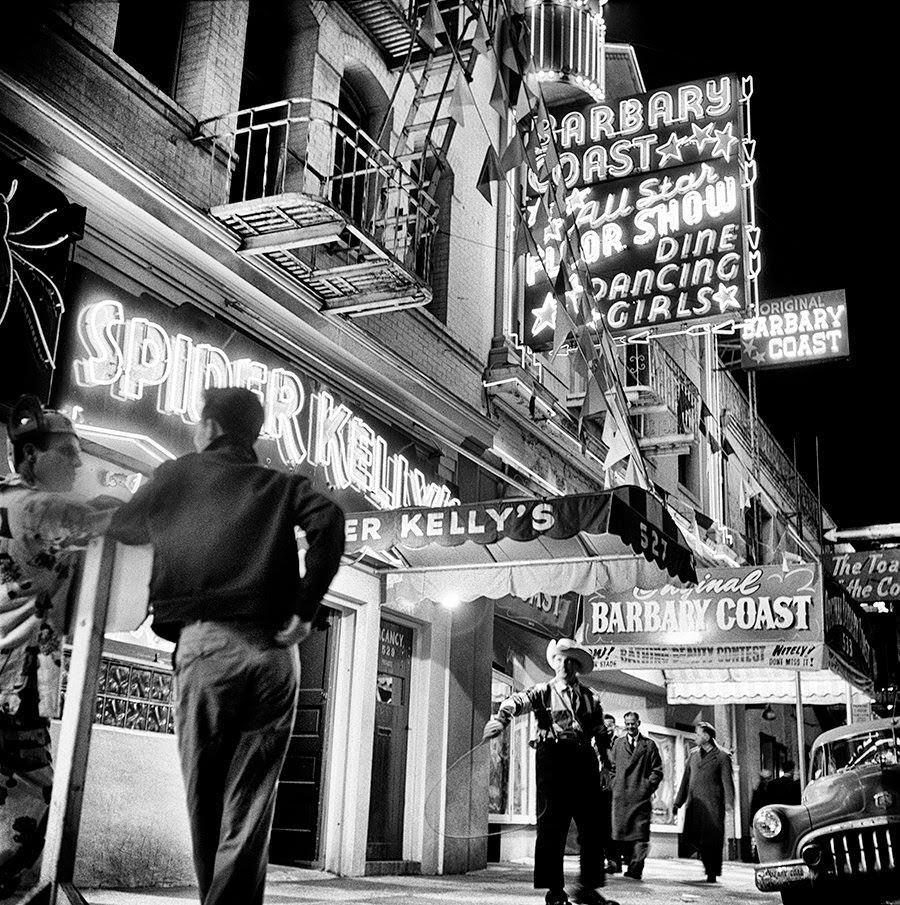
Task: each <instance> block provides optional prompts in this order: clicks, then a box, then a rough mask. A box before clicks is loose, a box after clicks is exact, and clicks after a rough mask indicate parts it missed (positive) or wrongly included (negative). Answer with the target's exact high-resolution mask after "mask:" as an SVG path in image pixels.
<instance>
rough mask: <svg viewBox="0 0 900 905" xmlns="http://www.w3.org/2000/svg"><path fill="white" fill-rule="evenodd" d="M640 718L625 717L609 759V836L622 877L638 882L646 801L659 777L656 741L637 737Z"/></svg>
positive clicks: (645, 849)
mask: <svg viewBox="0 0 900 905" xmlns="http://www.w3.org/2000/svg"><path fill="white" fill-rule="evenodd" d="M640 727H641V718H640V717H639V716H638V715H637V714H636V713H635V712H634V711H633V710H631V711H629V712H628V713H626V714H625V735H623V736H620V737H619V738H617V739H616V740H615V742H614V743H613V747H612V754H611V757H610V761H611V770H610V773H611V774H612V806H613V807H612V837H613V839H614V840H615V844H616V845H617V847H618V849H619V852H620V854H621V856H622V860H623V861H627V862H628V867H627V868H626V870H625V876H626V877H631V879H632V880H640V879H641V876H642V874H643V872H644V861H645V860H646V859H647V854H648V853H649V851H650V815H651V812H652V805H651V803H650V799H651V798H652V797H653V793H654V792H655V791H656V789H657V787H658V786H659V784H660V783H661V782H662V778H663V767H662V758H661V757H660V756H659V749H658V748H657V747H656V742H654V741H653V740H652V739H649V738H647V736H645V735H641V728H640Z"/></svg>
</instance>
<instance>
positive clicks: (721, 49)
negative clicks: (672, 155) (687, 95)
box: [606, 0, 900, 528]
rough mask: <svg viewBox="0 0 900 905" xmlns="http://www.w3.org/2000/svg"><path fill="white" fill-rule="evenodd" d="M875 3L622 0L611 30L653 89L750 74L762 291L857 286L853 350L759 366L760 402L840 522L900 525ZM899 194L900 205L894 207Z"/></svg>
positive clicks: (616, 3)
mask: <svg viewBox="0 0 900 905" xmlns="http://www.w3.org/2000/svg"><path fill="white" fill-rule="evenodd" d="M877 9H878V7H875V6H872V5H865V6H863V5H858V4H857V5H853V4H841V5H834V6H831V5H826V4H822V3H820V2H808V0H781V2H779V3H774V2H764V3H759V2H757V3H743V4H742V3H738V2H735V3H726V2H721V0H719V2H710V0H689V2H674V0H610V2H609V3H608V5H607V7H606V20H607V25H608V38H609V40H610V41H613V42H617V41H618V42H627V43H630V44H632V45H634V47H635V49H636V53H637V58H638V63H639V65H640V67H641V71H642V72H643V75H644V81H645V83H646V86H647V89H648V90H652V89H654V88H661V87H665V86H666V85H672V84H676V83H678V82H682V81H687V80H690V79H696V78H703V77H708V76H715V75H722V74H725V73H729V72H735V73H737V74H738V75H748V74H749V75H753V77H754V83H755V85H754V95H753V98H752V100H751V117H752V128H753V138H755V139H756V141H757V147H756V159H757V162H758V168H759V179H758V181H757V184H756V203H757V224H758V225H759V226H760V228H761V230H762V238H761V247H762V256H763V270H762V275H761V278H760V299H769V298H778V297H781V296H787V295H796V294H806V293H810V292H817V291H822V290H827V289H846V291H847V308H848V324H849V334H850V352H851V358H850V360H849V361H844V362H835V363H833V364H830V365H829V364H819V365H812V366H808V367H803V368H794V369H791V370H781V371H770V372H766V373H761V374H759V376H758V379H757V387H758V398H759V406H760V413H761V415H762V417H763V418H764V419H765V420H766V421H767V422H768V424H769V426H770V427H771V428H772V430H773V431H774V433H775V435H776V437H778V439H779V440H780V442H781V444H782V446H783V447H784V449H785V450H786V452H787V453H788V455H790V454H791V449H792V444H793V439H794V438H795V437H796V440H797V446H798V451H799V460H800V470H801V473H803V475H804V477H805V478H806V479H807V481H808V482H809V484H810V486H811V487H812V488H813V489H815V486H816V485H815V480H816V470H815V438H816V435H818V436H819V442H820V454H821V473H822V497H823V500H824V502H825V507H826V509H827V510H828V512H829V513H830V514H831V516H832V517H833V518H834V519H835V521H836V522H837V524H838V526H839V527H842V528H850V527H857V526H861V525H867V524H873V523H880V522H900V491H898V488H897V476H896V473H895V470H894V465H895V459H896V457H897V452H896V449H895V447H896V446H897V445H898V441H897V440H896V439H895V438H896V437H897V435H898V428H897V424H896V422H897V420H898V408H900V405H898V377H897V370H898V367H900V352H898V351H897V349H896V340H897V335H898V332H900V301H898V298H897V292H896V288H895V286H894V284H893V283H892V280H891V278H890V274H891V273H892V272H893V269H894V268H895V267H897V266H898V265H900V260H898V253H897V251H896V250H895V249H894V248H893V247H892V246H893V242H892V239H893V235H892V234H893V231H894V229H895V228H896V227H895V222H896V221H894V220H893V217H892V213H893V207H892V205H893V204H896V194H897V193H896V188H895V180H896V176H895V172H896V170H895V169H894V168H893V167H892V166H889V165H888V166H886V164H889V162H890V161H891V160H892V159H893V157H894V154H893V148H894V146H895V139H893V138H892V137H890V136H891V134H892V133H893V130H894V129H895V128H896V123H895V120H896V115H895V114H894V115H891V114H889V111H890V110H891V107H890V106H889V105H888V90H887V87H886V86H885V85H884V82H883V80H884V77H885V76H884V73H885V64H886V62H887V61H888V60H890V59H891V56H892V55H894V54H896V52H897V51H896V44H895V43H894V42H892V44H891V46H889V44H888V41H889V40H890V38H889V35H890V31H891V30H890V29H889V28H888V25H887V22H886V21H882V22H881V23H880V24H879V21H878V18H877V15H876V17H875V18H873V17H871V16H864V15H861V13H862V12H864V11H869V12H874V11H877ZM890 198H894V199H895V200H894V201H893V202H892V201H890Z"/></svg>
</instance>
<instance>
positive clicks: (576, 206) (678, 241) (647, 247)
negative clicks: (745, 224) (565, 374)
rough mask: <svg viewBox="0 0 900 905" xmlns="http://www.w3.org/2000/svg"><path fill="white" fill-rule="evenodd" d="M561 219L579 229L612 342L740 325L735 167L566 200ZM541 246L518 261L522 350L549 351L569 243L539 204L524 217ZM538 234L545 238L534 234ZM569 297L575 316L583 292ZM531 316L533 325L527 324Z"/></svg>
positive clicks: (644, 179) (692, 170) (627, 183)
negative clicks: (723, 322)
mask: <svg viewBox="0 0 900 905" xmlns="http://www.w3.org/2000/svg"><path fill="white" fill-rule="evenodd" d="M567 208H568V210H567V212H566V213H567V215H568V217H570V218H571V219H572V220H573V221H574V222H575V223H576V224H578V234H577V235H578V239H579V240H580V252H581V257H582V258H583V260H584V262H585V264H586V265H587V272H588V274H589V275H590V279H591V289H592V291H593V300H594V301H595V302H596V303H597V305H598V306H599V309H595V310H594V312H593V317H594V319H595V321H596V320H599V319H600V318H603V317H605V318H606V322H607V324H608V326H609V329H610V330H611V331H612V332H613V333H622V332H626V331H635V330H647V329H652V328H656V327H660V326H665V325H667V324H673V323H680V322H685V321H696V320H698V319H702V318H705V319H712V318H719V319H721V318H732V319H734V318H737V319H738V320H740V319H741V312H742V311H743V309H744V307H745V304H746V291H745V286H744V276H745V269H744V243H743V230H742V210H743V205H742V192H741V183H740V171H739V166H738V164H737V163H736V162H732V163H727V162H724V161H715V162H704V163H701V164H697V165H694V166H689V167H681V168H679V169H677V170H672V171H670V172H667V173H665V174H663V175H653V176H632V177H629V178H628V179H624V180H619V181H618V182H617V183H616V184H615V188H613V186H612V185H611V184H605V183H604V184H600V185H596V186H590V187H587V188H582V189H575V190H573V191H572V192H571V193H570V194H569V196H568V198H567ZM528 216H529V222H530V223H531V224H532V225H533V234H534V235H535V236H536V238H537V239H538V240H540V239H541V238H543V243H542V244H539V245H538V249H537V252H536V253H528V254H527V255H526V258H525V308H526V324H527V325H528V326H527V329H528V332H529V340H530V342H531V344H532V345H534V346H540V345H541V344H546V343H549V342H551V341H552V338H553V327H554V325H555V322H556V305H557V299H556V296H555V293H554V291H553V284H552V282H551V281H552V280H554V279H555V277H556V274H557V272H558V270H559V266H560V259H561V257H562V255H563V254H565V253H566V251H567V244H568V243H569V242H570V241H572V236H571V235H569V236H567V235H566V230H565V222H564V220H563V218H553V219H548V218H547V216H546V214H545V212H544V210H543V208H542V206H541V205H540V203H538V204H535V205H532V206H531V207H530V208H529V212H528ZM542 226H543V229H541V227H542ZM572 283H573V285H572V286H571V288H570V290H569V291H568V292H567V293H566V296H567V298H566V302H567V304H568V305H569V306H570V313H572V314H573V315H574V313H575V312H576V310H577V308H578V305H579V303H580V300H581V298H582V296H583V295H585V289H584V287H583V286H582V285H581V283H580V281H579V279H578V278H577V277H576V278H575V279H573V281H572ZM529 315H530V317H529Z"/></svg>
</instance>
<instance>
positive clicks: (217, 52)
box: [175, 0, 249, 120]
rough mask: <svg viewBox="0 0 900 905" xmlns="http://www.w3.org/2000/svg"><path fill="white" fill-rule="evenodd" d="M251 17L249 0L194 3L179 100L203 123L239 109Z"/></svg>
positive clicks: (187, 20)
mask: <svg viewBox="0 0 900 905" xmlns="http://www.w3.org/2000/svg"><path fill="white" fill-rule="evenodd" d="M248 13H249V4H248V3H247V2H246V0H192V2H190V3H188V6H187V12H186V14H185V21H184V29H183V31H182V40H181V60H180V63H179V66H178V81H177V87H176V90H175V99H176V100H177V101H178V102H179V103H180V104H182V105H183V106H184V107H185V108H187V109H188V110H189V111H190V112H191V113H192V114H193V115H194V116H196V117H197V119H200V120H204V119H208V118H210V117H212V116H219V115H221V114H223V113H230V112H233V111H234V110H237V109H238V103H239V101H240V94H241V73H242V67H243V62H244V40H245V38H246V35H247V16H248Z"/></svg>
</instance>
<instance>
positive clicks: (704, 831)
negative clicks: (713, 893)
mask: <svg viewBox="0 0 900 905" xmlns="http://www.w3.org/2000/svg"><path fill="white" fill-rule="evenodd" d="M695 734H696V739H697V745H698V747H696V748H694V750H693V751H691V754H690V756H689V757H688V760H687V764H686V765H685V768H684V776H682V778H681V786H680V788H679V789H678V794H677V795H676V796H675V809H676V811H677V809H678V808H680V807H681V806H682V805H687V810H686V811H685V815H684V830H683V831H682V834H681V835H682V838H683V839H684V841H685V842H686V843H687V844H688V845H689V846H691V847H692V848H693V849H695V850H696V851H697V852H698V853H699V855H700V860H701V861H702V862H703V867H704V869H705V870H706V882H707V883H715V882H716V878H717V877H718V876H719V874H721V873H722V845H723V843H724V841H725V811H726V809H727V810H731V808H733V807H734V778H733V774H732V767H731V755H729V753H728V752H727V751H725V750H723V749H722V748H720V747H719V746H718V745H717V744H716V727H715V726H713V725H712V723H697V726H696V729H695Z"/></svg>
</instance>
